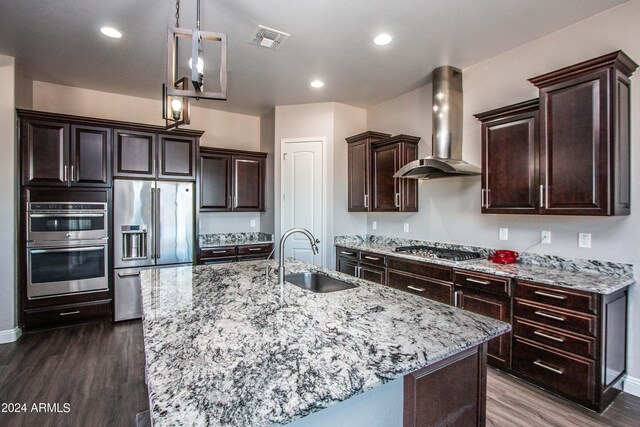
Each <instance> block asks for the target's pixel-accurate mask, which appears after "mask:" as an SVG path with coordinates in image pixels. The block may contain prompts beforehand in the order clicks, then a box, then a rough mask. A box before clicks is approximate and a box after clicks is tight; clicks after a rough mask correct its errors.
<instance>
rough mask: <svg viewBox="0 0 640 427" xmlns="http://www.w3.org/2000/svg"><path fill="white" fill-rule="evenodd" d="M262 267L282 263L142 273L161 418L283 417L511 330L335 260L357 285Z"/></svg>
mask: <svg viewBox="0 0 640 427" xmlns="http://www.w3.org/2000/svg"><path fill="white" fill-rule="evenodd" d="M267 266H271V267H275V266H276V262H275V261H255V262H244V263H237V264H221V265H211V266H197V267H180V268H165V269H160V270H148V271H143V272H142V275H141V277H142V301H143V312H144V317H143V328H144V347H145V355H146V360H147V379H148V385H149V396H150V403H151V416H152V419H153V425H154V426H177V425H189V426H214V425H215V426H219V427H221V426H268V425H278V424H286V423H288V422H290V421H292V420H294V419H297V418H300V417H303V416H305V415H308V414H311V413H313V412H316V411H318V410H321V409H323V408H325V407H327V406H329V405H331V404H333V403H337V402H340V401H343V400H346V399H348V398H349V397H351V396H353V395H356V394H358V393H362V392H365V391H367V390H369V389H371V388H373V387H376V386H378V385H381V384H383V383H385V382H388V381H391V380H393V379H395V378H399V377H401V376H403V375H405V374H406V373H409V372H412V371H415V370H417V369H419V368H421V367H424V366H427V365H429V364H431V363H433V362H435V361H437V360H440V359H442V358H445V357H447V356H449V355H452V354H455V353H458V352H460V351H462V350H464V349H467V348H470V347H473V346H476V345H478V344H479V343H482V342H484V341H486V340H488V339H490V338H492V337H494V336H497V335H499V334H501V333H504V332H506V331H508V330H509V325H508V324H506V323H503V322H500V321H497V320H493V319H490V318H487V317H483V316H479V315H476V314H473V313H471V312H467V311H464V310H460V309H457V308H455V307H451V306H449V305H445V304H440V303H438V302H435V301H431V300H428V299H425V298H421V297H418V296H415V295H411V294H408V293H405V292H402V291H397V290H395V289H392V288H388V287H385V286H380V285H377V284H374V283H371V282H367V281H363V280H359V279H355V278H353V277H350V276H346V275H343V274H341V273H338V272H335V271H326V270H325V271H326V273H327V274H329V275H331V276H334V277H339V278H342V279H344V280H347V281H349V282H351V283H355V284H357V285H358V287H357V288H354V289H349V290H344V291H340V292H333V293H325V294H316V293H312V292H309V291H304V290H302V289H300V288H298V287H296V286H294V285H291V284H285V286H284V288H283V292H282V293H281V289H280V286H279V285H278V284H277V277H276V276H275V275H274V274H273V271H271V272H270V273H269V274H267V273H266V267H267ZM317 269H318V268H316V267H313V266H310V265H307V264H304V263H301V262H299V261H291V260H290V261H289V262H287V271H288V272H300V271H309V270H317Z"/></svg>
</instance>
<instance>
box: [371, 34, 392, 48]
mask: <svg viewBox="0 0 640 427" xmlns="http://www.w3.org/2000/svg"><path fill="white" fill-rule="evenodd" d="M392 39H393V37H391V36H390V35H389V34H386V33H383V34H379V35H378V36H376V38H375V39H373V42H374V43H375V44H377V45H378V46H384V45H386V44H389V43H391V40H392Z"/></svg>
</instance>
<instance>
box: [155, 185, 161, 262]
mask: <svg viewBox="0 0 640 427" xmlns="http://www.w3.org/2000/svg"><path fill="white" fill-rule="evenodd" d="M155 211H156V215H155V219H154V222H153V224H154V227H155V229H156V259H159V258H160V212H161V210H160V189H159V188H157V189H156V205H155Z"/></svg>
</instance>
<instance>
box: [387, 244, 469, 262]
mask: <svg viewBox="0 0 640 427" xmlns="http://www.w3.org/2000/svg"><path fill="white" fill-rule="evenodd" d="M396 252H402V253H406V254H411V255H417V256H421V257H425V258H441V259H447V260H450V261H467V260H471V259H478V258H481V257H480V254H479V253H478V252H469V251H456V250H454V249H444V248H436V247H433V246H399V247H397V248H396Z"/></svg>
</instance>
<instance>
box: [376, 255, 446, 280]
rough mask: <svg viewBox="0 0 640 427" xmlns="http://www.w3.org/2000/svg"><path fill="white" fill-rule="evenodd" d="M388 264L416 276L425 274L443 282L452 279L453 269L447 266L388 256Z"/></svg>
mask: <svg viewBox="0 0 640 427" xmlns="http://www.w3.org/2000/svg"><path fill="white" fill-rule="evenodd" d="M388 266H389V268H393V269H394V270H400V271H404V272H407V273H412V274H415V275H417V276H425V277H426V278H429V279H438V280H442V281H445V282H451V281H452V279H453V271H452V270H451V269H450V268H449V267H441V266H439V265H435V264H428V263H425V262H414V261H406V260H403V259H400V258H395V257H389V261H388Z"/></svg>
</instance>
